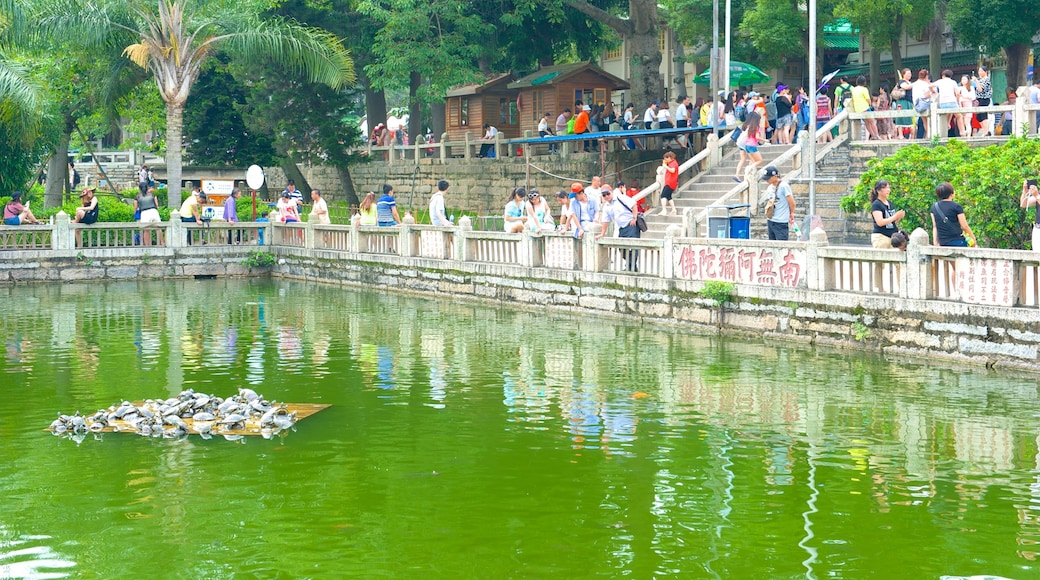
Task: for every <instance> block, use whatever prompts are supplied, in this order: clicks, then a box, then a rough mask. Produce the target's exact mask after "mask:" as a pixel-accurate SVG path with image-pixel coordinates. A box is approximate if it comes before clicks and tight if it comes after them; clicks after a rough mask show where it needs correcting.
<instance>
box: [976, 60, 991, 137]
mask: <svg viewBox="0 0 1040 580" xmlns="http://www.w3.org/2000/svg"><path fill="white" fill-rule="evenodd" d="M972 82H973V84H974V85H975V100H977V101H978V102H979V104H978V106H980V107H988V106H990V104H991V103H992V102H993V79H991V78H989V67H986V66H980V67H979V76H977V77H975V78H973V79H972ZM975 120H976V121H978V122H979V130H978V132H977V133H976V135H992V134H993V120H992V118H991V117H990V115H989V113H987V112H985V111H983V112H981V113H975Z"/></svg>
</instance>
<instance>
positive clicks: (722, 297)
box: [700, 280, 737, 308]
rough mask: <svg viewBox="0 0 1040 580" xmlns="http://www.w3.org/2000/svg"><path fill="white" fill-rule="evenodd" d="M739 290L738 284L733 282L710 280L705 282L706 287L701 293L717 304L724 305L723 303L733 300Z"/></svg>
mask: <svg viewBox="0 0 1040 580" xmlns="http://www.w3.org/2000/svg"><path fill="white" fill-rule="evenodd" d="M736 292H737V286H736V285H735V284H734V283H732V282H725V281H722V280H708V281H707V282H705V283H704V289H703V290H701V291H700V295H701V296H703V297H705V298H707V299H709V300H711V301H713V302H714V303H715V306H718V307H720V308H721V307H722V305H723V304H725V303H727V302H729V301H730V300H732V298H733V296H734V295H735V294H736Z"/></svg>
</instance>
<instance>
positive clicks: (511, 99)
mask: <svg viewBox="0 0 1040 580" xmlns="http://www.w3.org/2000/svg"><path fill="white" fill-rule="evenodd" d="M512 80H513V76H512V75H511V74H509V73H504V74H500V75H498V76H495V77H492V78H490V79H488V80H487V81H486V82H484V83H483V84H479V85H476V84H473V85H462V86H460V87H455V88H454V89H451V90H450V91H448V94H447V103H446V106H445V109H446V111H447V117H448V118H447V123H446V125H447V127H446V128H445V131H446V132H447V133H448V140H449V141H462V140H463V139H465V134H466V133H469V134H470V137H471V138H472V139H475V140H476V139H480V138H481V137H483V136H484V123H490V124H491V125H493V126H494V127H496V128H497V129H498V130H499V131H500V132H501V133H502V137H504V138H507V139H512V138H515V137H520V119H519V114H518V111H517V103H516V97H517V95H518V94H519V93H520V91H518V90H516V89H510V88H508V85H509V83H510V82H511V81H512Z"/></svg>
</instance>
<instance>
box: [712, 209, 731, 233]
mask: <svg viewBox="0 0 1040 580" xmlns="http://www.w3.org/2000/svg"><path fill="white" fill-rule="evenodd" d="M723 211H725V213H724V214H723V215H717V214H719V213H721V212H723ZM713 213H714V214H716V215H712V214H713ZM708 237H709V238H728V237H729V211H728V210H727V207H726V206H724V205H709V206H708Z"/></svg>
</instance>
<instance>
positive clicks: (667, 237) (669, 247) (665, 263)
mask: <svg viewBox="0 0 1040 580" xmlns="http://www.w3.org/2000/svg"><path fill="white" fill-rule="evenodd" d="M675 234H676V231H675V229H673V228H671V227H669V228H668V229H666V230H665V231H664V242H663V243H662V245H661V278H664V279H665V280H671V279H672V278H675V260H674V259H673V258H672V252H674V251H675V238H676V235H675Z"/></svg>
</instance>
